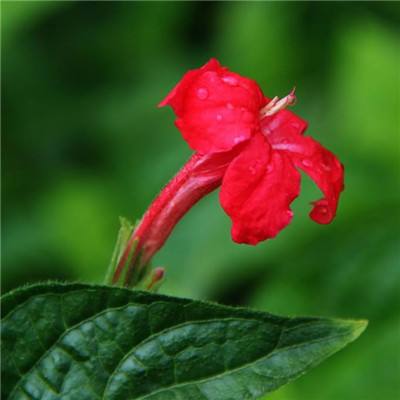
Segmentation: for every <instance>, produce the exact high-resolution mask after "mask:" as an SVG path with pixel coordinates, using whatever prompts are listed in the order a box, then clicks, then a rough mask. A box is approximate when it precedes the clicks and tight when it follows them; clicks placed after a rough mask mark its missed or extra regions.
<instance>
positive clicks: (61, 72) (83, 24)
mask: <svg viewBox="0 0 400 400" xmlns="http://www.w3.org/2000/svg"><path fill="white" fill-rule="evenodd" d="M1 22H2V93H3V96H2V131H3V148H4V151H3V169H2V175H3V176H2V178H3V203H2V206H3V226H2V233H3V235H2V246H3V254H2V256H3V263H2V271H3V273H2V289H3V291H7V290H9V289H11V288H13V287H16V286H18V285H21V284H24V283H26V282H34V281H38V280H44V279H50V278H51V279H54V278H57V279H61V280H68V281H74V280H83V281H87V282H101V281H102V279H103V276H104V274H105V271H106V267H107V263H108V261H109V258H110V256H111V252H112V249H113V245H114V240H115V237H116V234H117V230H118V216H119V215H123V216H126V217H129V218H131V219H135V218H139V217H140V216H141V214H142V213H143V212H144V210H145V209H146V207H147V205H148V204H149V202H150V201H151V200H152V199H153V198H154V196H155V195H156V194H157V192H158V191H159V190H160V189H161V188H162V186H163V185H164V184H165V183H166V182H167V181H168V180H169V179H170V178H171V177H172V176H173V175H174V173H175V172H176V171H177V170H178V169H179V168H180V166H181V165H182V164H183V163H184V162H185V160H186V159H187V158H188V157H189V155H190V151H189V149H188V148H187V145H186V144H185V142H184V141H183V140H182V138H181V136H180V134H179V133H178V131H177V130H176V129H175V127H174V125H173V119H174V118H173V114H172V112H171V111H170V110H168V109H157V108H156V105H157V103H158V102H159V101H160V100H161V99H162V98H163V97H164V96H165V95H166V94H167V92H168V91H169V90H170V89H171V87H172V86H173V85H174V84H175V83H176V82H177V81H178V80H179V79H180V77H181V76H182V74H183V73H184V72H185V71H186V70H188V69H190V68H196V67H198V66H200V65H202V64H203V63H205V62H206V61H207V60H208V59H209V58H210V57H212V56H213V57H216V58H218V59H219V60H220V61H221V63H222V64H224V65H226V66H228V67H229V68H230V69H232V70H233V71H236V72H239V73H240V74H242V75H245V76H249V77H251V78H253V79H255V80H257V81H258V82H259V84H260V85H261V86H262V88H263V89H264V92H265V94H266V95H268V96H274V95H279V96H283V95H285V94H286V93H287V92H288V91H289V90H290V89H291V88H292V86H293V85H296V86H297V95H298V104H297V105H296V106H295V108H294V111H295V112H297V113H298V114H299V115H301V116H302V117H303V118H305V119H307V120H308V121H309V123H310V128H309V131H308V133H309V134H311V135H313V137H314V138H316V139H317V140H319V141H320V142H322V143H323V144H324V145H325V146H326V147H328V148H329V149H330V150H332V151H333V152H335V153H336V154H337V155H338V156H339V158H340V159H341V161H342V162H343V163H344V165H345V167H346V189H345V192H344V193H343V196H342V200H341V203H340V207H339V211H338V215H337V218H336V220H335V221H334V223H333V224H331V225H328V226H321V225H317V224H315V223H313V222H312V221H311V220H310V219H309V217H308V212H309V210H310V206H309V204H308V203H309V202H310V201H311V200H315V199H317V198H319V196H320V194H319V193H318V190H317V189H316V188H315V186H314V185H313V183H312V182H310V181H309V180H308V179H306V178H305V179H304V180H303V183H302V194H301V196H300V198H299V199H298V200H296V202H295V203H294V207H293V208H294V211H295V218H294V221H293V223H292V224H291V225H290V226H289V227H288V228H287V229H285V230H284V231H283V232H281V234H280V235H279V236H278V237H277V238H276V239H274V240H271V241H268V242H266V243H262V244H260V245H258V246H257V247H251V246H244V245H240V246H239V245H236V244H234V243H233V242H232V241H231V239H230V234H229V229H230V222H229V219H228V217H227V216H226V215H225V214H224V213H223V211H222V210H221V207H220V205H219V202H218V197H217V196H218V194H217V193H214V194H212V195H210V196H209V197H207V198H206V199H204V200H202V201H201V202H200V203H199V204H198V205H197V206H196V207H195V208H194V209H193V210H192V211H191V212H190V213H189V214H188V215H187V216H186V217H185V218H184V220H183V221H182V222H181V223H180V224H179V225H178V226H177V228H176V229H175V231H174V233H173V235H172V236H171V238H170V239H169V241H168V242H167V245H166V246H165V247H164V248H163V249H162V250H161V251H160V252H159V254H158V255H157V256H156V257H155V260H154V265H162V266H165V267H166V269H167V276H166V281H165V284H164V285H163V287H162V289H161V292H163V293H169V294H174V295H179V296H189V297H194V298H207V299H213V300H217V301H220V302H223V303H226V304H234V305H236V304H241V305H251V306H253V307H256V308H259V309H263V310H268V311H271V312H274V313H279V314H288V315H300V314H305V315H310V314H314V315H323V316H341V317H356V318H368V319H369V320H370V326H369V328H368V330H367V331H366V333H365V334H364V335H363V336H362V337H361V338H360V339H359V340H358V341H357V342H356V343H355V344H353V345H352V346H351V347H349V348H348V349H346V350H345V351H343V352H341V353H340V354H338V355H336V356H334V357H333V358H332V359H331V360H329V361H327V362H326V363H324V364H323V365H321V366H320V367H319V368H317V369H316V370H315V371H313V372H311V373H310V374H308V375H307V376H305V377H303V378H302V379H300V380H298V381H296V382H294V383H292V384H290V385H288V386H286V387H284V388H283V389H281V390H279V391H277V392H276V393H275V394H273V395H272V396H270V397H269V398H270V399H273V400H304V399H307V400H320V399H322V400H334V399H335V400H336V399H342V400H346V399H348V400H376V399H388V400H392V399H394V398H396V397H397V396H398V395H399V394H400V380H399V376H400V317H399V313H400V266H399V264H400V263H399V260H400V243H399V242H400V241H399V222H400V207H399V203H400V202H399V200H400V161H399V160H400V129H399V128H400V122H399V111H400V106H399V92H400V72H399V71H400V62H399V54H400V52H399V50H400V49H399V37H400V36H399V28H398V27H399V22H400V7H399V4H398V3H280V2H279V3H239V2H235V3H230V2H220V3H211V2H207V3H189V2H188V3H172V2H171V3H157V2H152V3H144V2H143V3H133V2H120V3H118V2H105V3H96V2H2V21H1Z"/></svg>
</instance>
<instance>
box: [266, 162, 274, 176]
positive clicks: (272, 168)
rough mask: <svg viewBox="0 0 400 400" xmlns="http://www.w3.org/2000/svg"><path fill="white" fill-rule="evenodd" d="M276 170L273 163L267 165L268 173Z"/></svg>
mask: <svg viewBox="0 0 400 400" xmlns="http://www.w3.org/2000/svg"><path fill="white" fill-rule="evenodd" d="M273 170H274V166H273V165H272V164H268V165H267V170H266V171H267V174H269V173H271V172H272V171H273Z"/></svg>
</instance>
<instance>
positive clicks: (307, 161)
mask: <svg viewBox="0 0 400 400" xmlns="http://www.w3.org/2000/svg"><path fill="white" fill-rule="evenodd" d="M301 163H302V164H303V165H304V166H305V167H312V165H313V163H312V161H311V160H307V159H305V160H303V161H302V162H301Z"/></svg>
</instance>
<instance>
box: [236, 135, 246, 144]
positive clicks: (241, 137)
mask: <svg viewBox="0 0 400 400" xmlns="http://www.w3.org/2000/svg"><path fill="white" fill-rule="evenodd" d="M245 139H246V137H245V136H237V137H235V138H234V139H233V143H235V144H237V143H240V142H243V140H245Z"/></svg>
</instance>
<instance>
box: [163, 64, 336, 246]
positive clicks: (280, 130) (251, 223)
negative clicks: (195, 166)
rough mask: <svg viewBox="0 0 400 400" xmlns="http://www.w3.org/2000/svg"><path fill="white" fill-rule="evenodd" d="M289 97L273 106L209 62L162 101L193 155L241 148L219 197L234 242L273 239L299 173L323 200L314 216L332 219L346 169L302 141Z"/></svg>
mask: <svg viewBox="0 0 400 400" xmlns="http://www.w3.org/2000/svg"><path fill="white" fill-rule="evenodd" d="M293 99H294V94H293V93H291V94H290V95H289V96H287V97H286V98H284V99H282V100H281V101H279V100H278V99H277V98H275V99H273V100H272V101H271V100H270V99H268V98H266V97H265V96H264V95H263V93H262V91H261V89H260V88H259V87H258V85H257V84H256V83H255V82H254V81H252V80H250V79H247V78H243V77H241V76H240V75H237V74H235V73H233V72H230V71H229V70H228V69H227V68H225V67H221V65H220V64H219V62H218V61H217V60H215V59H212V60H210V61H209V62H208V63H207V64H206V65H204V66H203V67H202V68H200V69H197V70H194V71H190V72H188V73H187V74H186V75H185V76H184V77H183V79H182V80H181V81H180V82H179V83H178V85H177V86H176V87H175V88H174V89H173V90H172V91H171V93H170V94H169V95H168V96H167V97H166V99H165V100H164V101H162V102H161V104H160V105H161V106H165V105H170V106H171V107H172V108H173V110H174V111H175V114H176V115H177V119H176V121H175V123H176V126H177V127H178V129H179V130H180V131H181V132H182V135H183V137H184V138H185V140H186V141H187V142H188V144H189V146H190V147H191V148H192V149H193V150H195V151H197V152H198V153H201V154H212V153H217V152H224V151H230V150H232V149H233V148H235V147H237V146H238V144H239V145H240V146H241V152H240V154H239V155H237V156H236V157H235V158H233V160H232V162H231V163H230V165H229V166H228V168H227V171H226V173H225V175H224V178H223V181H222V188H221V193H220V200H221V204H222V207H223V208H224V210H225V211H226V213H227V214H228V215H229V216H230V217H231V219H232V222H233V228H232V238H233V240H234V241H236V242H239V243H248V244H257V243H258V242H259V241H262V240H265V239H268V238H272V237H274V236H276V234H277V233H278V232H279V231H280V230H281V229H283V228H284V227H285V226H286V225H287V224H288V223H289V222H290V220H291V219H292V216H293V213H292V211H291V210H290V204H291V202H292V201H293V200H294V199H295V198H296V197H297V196H298V194H299V190H300V174H299V172H298V171H297V169H296V168H300V169H302V170H303V171H304V172H306V173H307V174H308V175H309V176H310V177H311V178H312V179H313V180H314V181H315V182H316V184H317V185H318V187H319V188H320V189H321V191H322V192H323V193H324V195H325V197H324V198H323V199H321V200H318V201H316V202H315V203H314V208H313V210H312V211H311V214H310V216H311V218H312V219H313V220H314V221H316V222H318V223H322V224H326V223H329V222H331V221H332V219H333V217H334V216H335V213H336V208H337V203H338V198H339V194H340V192H341V191H342V189H343V167H342V165H341V164H340V162H339V161H338V160H337V159H336V157H335V156H334V155H333V154H332V153H331V152H329V151H328V150H326V149H324V148H323V147H322V146H321V145H320V144H319V143H317V142H316V141H315V140H313V139H312V138H310V137H305V136H303V133H304V131H305V130H306V128H307V123H306V122H305V121H304V120H302V119H301V118H299V117H298V116H296V115H295V114H293V113H292V112H290V111H287V110H284V109H283V108H284V107H285V106H287V105H288V104H290V103H291V101H292V100H293Z"/></svg>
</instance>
